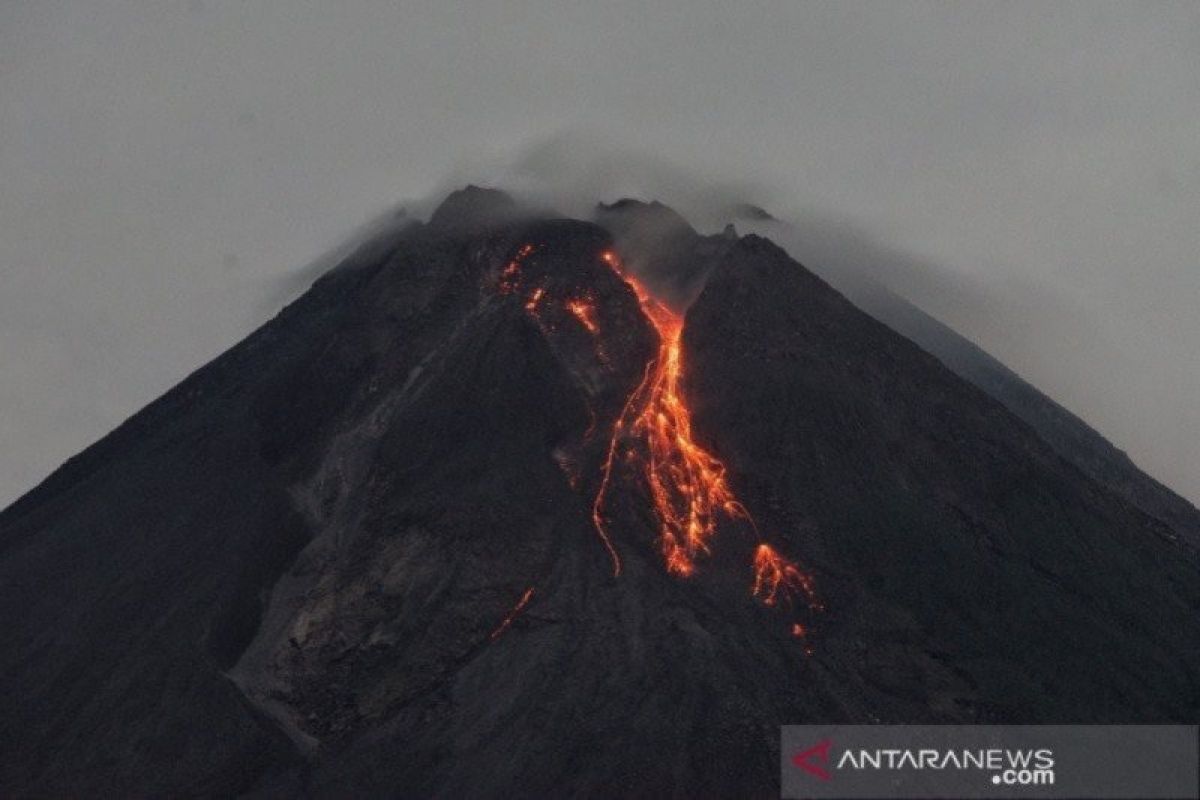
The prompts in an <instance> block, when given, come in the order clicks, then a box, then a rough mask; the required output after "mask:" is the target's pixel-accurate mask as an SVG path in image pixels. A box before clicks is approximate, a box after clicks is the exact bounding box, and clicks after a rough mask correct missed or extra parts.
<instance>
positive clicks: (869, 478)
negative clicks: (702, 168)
mask: <svg viewBox="0 0 1200 800" xmlns="http://www.w3.org/2000/svg"><path fill="white" fill-rule="evenodd" d="M1178 513H1179V514H1183V513H1185V512H1184V511H1179V512H1178ZM1198 522H1200V521H1195V520H1190V519H1186V520H1183V522H1182V523H1180V524H1186V525H1193V524H1197V523H1198ZM1198 610H1200V563H1198V559H1197V555H1196V553H1195V552H1194V551H1193V550H1191V549H1189V547H1188V545H1187V544H1186V542H1182V541H1181V540H1180V537H1179V536H1177V535H1176V534H1175V533H1174V532H1173V530H1172V529H1171V528H1168V527H1167V526H1166V525H1164V524H1163V523H1161V522H1159V521H1158V520H1157V519H1155V518H1154V517H1153V516H1149V515H1147V514H1146V513H1143V512H1142V511H1141V510H1139V508H1137V507H1136V506H1134V505H1132V504H1131V502H1130V500H1129V499H1128V498H1127V497H1125V496H1124V495H1122V494H1121V493H1120V492H1117V491H1114V490H1113V489H1112V488H1110V487H1108V486H1106V485H1103V484H1101V483H1098V482H1096V481H1095V480H1093V479H1092V478H1090V477H1088V476H1087V475H1086V474H1085V473H1084V472H1081V471H1080V470H1079V469H1077V468H1076V467H1074V466H1073V465H1072V464H1070V463H1068V462H1067V461H1064V460H1063V458H1061V457H1060V456H1059V455H1058V454H1057V453H1056V452H1055V451H1054V450H1053V449H1052V448H1051V447H1050V446H1049V445H1048V444H1047V443H1046V442H1044V441H1043V440H1042V439H1041V438H1040V437H1039V435H1038V433H1037V432H1036V431H1035V430H1034V429H1033V428H1032V427H1030V426H1028V425H1026V424H1025V423H1024V422H1022V421H1021V420H1019V419H1018V418H1017V417H1015V416H1014V415H1013V414H1011V413H1010V412H1009V411H1007V410H1006V409H1005V408H1004V407H1003V406H1001V405H1000V404H999V403H997V402H996V401H995V400H993V399H992V398H990V397H989V396H987V395H986V394H984V393H983V392H982V391H980V390H979V389H977V388H975V387H974V386H972V385H971V384H969V383H967V382H966V381H964V380H963V379H961V378H959V377H958V376H956V375H955V374H954V373H953V372H951V371H950V370H949V369H947V368H946V367H945V366H943V364H942V363H941V362H939V361H938V360H937V359H935V358H933V357H932V356H930V355H928V354H927V353H925V352H924V351H922V350H921V349H919V348H918V347H917V346H916V345H914V344H913V343H912V342H910V341H909V340H908V339H905V338H903V337H902V336H900V335H898V334H897V333H895V332H893V331H892V330H891V329H889V328H887V327H885V326H884V325H882V324H880V323H879V322H877V321H876V320H875V319H873V318H872V317H870V316H868V315H867V314H864V313H863V312H862V311H860V310H859V309H858V308H856V307H855V306H854V305H852V304H851V303H850V302H848V301H847V300H846V299H845V298H844V297H843V296H841V295H840V294H839V293H837V292H836V291H834V290H832V289H831V288H830V287H829V286H828V285H827V284H826V283H824V282H823V281H822V280H820V279H819V278H817V277H816V276H815V275H813V274H812V273H811V272H809V271H808V270H807V269H805V268H804V267H803V266H801V265H800V264H798V263H796V262H795V261H793V260H792V259H791V258H790V257H789V256H788V254H787V253H785V252H784V251H783V250H781V249H780V248H778V247H776V246H775V245H774V244H772V243H771V242H770V241H768V240H766V239H763V238H760V237H755V236H744V237H739V236H738V235H737V234H736V232H734V231H732V230H727V231H726V233H725V234H723V235H720V236H702V235H700V234H698V233H696V232H695V231H694V230H692V229H691V227H690V226H688V224H687V223H686V221H684V220H683V219H682V218H680V217H679V216H678V215H676V214H674V212H672V211H670V209H667V208H666V207H664V206H660V205H658V204H646V203H640V202H638V201H631V200H627V201H620V202H618V203H615V204H613V205H611V206H603V207H601V208H599V209H598V210H597V214H596V218H595V219H594V220H572V219H561V218H554V217H550V216H547V215H545V214H535V213H533V212H529V211H526V210H525V209H523V208H522V207H520V206H519V205H518V204H517V203H515V202H514V201H513V200H512V199H510V198H508V197H507V196H506V195H504V194H502V193H500V192H496V191H493V190H486V189H477V188H469V189H466V190H463V191H460V192H456V193H454V194H452V195H451V196H450V197H448V198H447V199H446V200H445V201H444V202H443V203H442V205H441V206H440V207H439V208H438V209H437V211H436V212H435V213H434V214H433V216H432V217H431V219H430V220H429V221H428V222H425V223H416V222H411V223H405V224H400V225H397V226H396V227H395V228H393V229H390V230H386V231H384V232H382V233H380V234H378V235H377V236H375V237H374V238H372V239H371V240H369V241H366V242H364V243H363V244H362V245H361V246H360V247H359V248H358V249H357V250H356V251H355V252H353V253H352V254H351V255H350V256H348V257H347V258H346V259H345V261H344V262H343V263H341V264H340V265H338V266H337V267H336V268H334V269H333V270H331V271H330V272H329V273H327V274H326V275H325V276H324V277H322V278H321V279H320V280H318V281H317V282H316V283H315V284H314V285H313V287H312V288H311V289H310V290H309V291H308V292H307V293H306V294H305V295H304V296H302V297H301V298H300V299H299V300H297V301H296V302H295V303H293V304H291V305H290V306H288V307H287V308H285V309H284V310H283V311H282V312H281V313H280V314H279V315H278V316H277V317H276V318H275V319H273V320H271V321H270V322H269V323H267V324H266V325H264V326H263V327H262V328H261V329H259V330H258V331H256V332H255V333H254V334H252V335H251V336H250V337H248V338H247V339H246V340H245V341H243V342H241V343H240V344H238V345H236V346H235V347H233V348H232V349H231V350H229V351H228V352H227V353H225V354H224V355H222V356H221V357H219V358H218V359H216V360H215V361H213V362H212V363H210V364H208V365H207V366H205V367H203V368H202V369H200V370H198V371H197V372H196V373H195V374H193V375H192V376H191V377H189V378H188V379H187V380H185V381H184V382H183V383H181V384H180V385H179V386H177V387H175V388H174V389H172V390H171V391H170V392H168V393H167V394H166V395H164V396H163V397H162V398H160V399H159V400H157V401H155V402H154V403H152V404H151V405H149V406H148V407H147V408H145V409H144V410H142V411H141V412H140V413H138V414H137V415H135V416H134V417H132V418H131V419H130V420H129V421H127V422H126V423H125V424H123V425H122V426H121V427H120V428H118V429H117V430H115V431H114V432H113V433H111V434H110V435H109V436H107V437H105V438H104V439H103V440H101V441H100V442H97V443H96V444H95V445H93V446H92V447H90V448H88V449H87V450H85V451H84V452H83V453H81V454H79V455H78V456H76V457H75V458H73V459H71V460H70V461H69V462H67V463H66V464H64V465H63V467H62V468H60V469H59V470H58V471H57V472H55V473H54V474H53V475H52V476H50V478H48V479H47V480H46V481H45V482H44V483H43V484H42V485H40V486H39V487H37V488H35V489H34V490H33V491H32V492H30V493H29V494H27V495H26V496H25V497H23V498H21V499H20V500H19V501H18V502H17V503H15V504H14V505H13V506H11V507H10V508H8V509H7V510H5V511H4V512H3V513H2V514H0V624H3V627H4V630H5V632H6V636H5V637H4V639H3V641H0V675H2V676H3V681H2V682H0V708H3V709H4V713H3V714H0V795H3V796H5V797H22V796H74V795H81V794H90V795H102V796H109V795H119V796H130V795H133V796H145V795H199V796H229V795H240V794H245V795H250V796H260V797H295V796H307V797H325V796H339V797H340V796H347V795H365V796H380V795H384V796H395V797H431V796H432V797H464V798H474V797H481V798H490V797H513V796H520V797H544V796H554V797H608V796H621V797H689V798H690V797H725V796H737V797H771V796H775V795H777V793H778V764H779V752H778V747H779V741H778V726H779V725H781V724H785V723H802V722H860V723H870V722H1035V723H1036V722H1085V721H1095V722H1102V721H1103V722H1157V721H1188V720H1194V719H1195V718H1196V717H1197V715H1198V714H1200V689H1198V687H1200V624H1198V623H1197V619H1198V617H1197V611H1198Z"/></svg>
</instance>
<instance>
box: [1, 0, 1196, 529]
mask: <svg viewBox="0 0 1200 800" xmlns="http://www.w3.org/2000/svg"><path fill="white" fill-rule="evenodd" d="M515 8H516V7H503V6H500V5H499V4H496V5H489V6H487V7H483V8H474V7H471V6H469V5H468V4H461V3H443V4H439V5H438V6H437V7H436V8H426V9H420V10H404V9H400V8H397V7H396V6H395V4H388V3H382V2H378V3H376V2H362V1H357V0H356V1H355V2H347V3H344V4H339V5H338V7H337V8H330V7H325V6H322V5H320V4H315V3H296V2H288V3H283V2H267V3H254V4H249V3H241V2H217V1H216V0H212V1H211V2H210V1H209V0H192V2H179V3H168V4H163V5H161V6H152V7H144V6H142V5H139V4H135V3H132V2H124V1H123V0H93V1H92V2H87V3H84V2H82V0H66V1H65V2H62V3H58V4H53V5H51V4H24V3H12V4H7V5H5V6H3V7H0V119H3V120H4V122H3V124H0V176H2V177H3V179H4V185H5V189H6V191H5V192H4V196H3V199H2V200H0V364H2V366H3V368H4V374H5V376H6V379H5V381H4V382H3V383H2V384H0V453H3V458H0V507H3V506H6V505H7V504H8V503H9V502H11V501H12V500H14V499H15V498H16V497H17V496H19V495H20V494H22V493H23V492H25V491H27V490H28V489H30V488H32V487H33V486H34V485H35V484H36V483H37V482H38V481H40V480H41V479H42V478H44V477H45V476H46V475H48V474H49V473H50V472H51V471H52V470H53V469H54V468H55V467H57V466H58V465H59V464H61V463H62V461H63V460H65V459H66V458H67V457H69V456H71V455H73V454H74V453H76V452H78V451H80V450H82V449H83V448H84V447H86V446H87V445H89V444H91V443H92V442H93V441H95V440H96V439H98V438H99V437H101V436H103V435H104V434H105V433H107V432H108V431H109V430H111V429H112V428H114V427H115V426H116V425H118V424H119V423H120V422H121V421H123V420H124V419H125V418H127V417H128V416H130V415H131V414H133V413H134V412H136V411H137V410H138V409H139V408H140V407H142V406H143V405H145V404H146V403H147V402H149V401H151V400H153V399H154V398H155V397H157V396H159V395H160V394H162V393H163V392H164V391H166V390H167V389H169V388H170V387H171V386H172V385H174V384H175V383H177V382H178V381H179V380H181V379H182V378H184V377H185V376H186V375H187V374H189V373H190V372H192V371H193V370H194V369H196V368H197V367H199V366H200V365H201V364H203V363H204V362H206V361H208V360H209V359H211V358H213V357H214V356H216V355H217V354H219V353H220V352H222V351H223V350H225V349H227V348H228V347H230V346H232V345H233V344H235V343H236V342H237V341H238V340H240V339H241V338H242V337H243V336H245V335H246V334H247V333H249V332H250V331H251V330H252V329H253V328H254V327H256V326H257V325H259V324H261V323H262V322H263V321H265V320H266V319H268V318H269V317H270V316H271V315H273V313H274V312H275V311H276V310H277V308H278V305H279V303H280V302H282V301H283V299H285V298H286V297H288V296H290V295H292V294H294V292H295V291H298V290H299V288H300V286H301V285H302V284H301V280H302V279H303V278H305V277H307V273H306V272H305V271H304V267H305V265H307V264H310V263H312V262H313V261H314V260H315V259H317V258H318V257H319V256H320V254H321V253H323V252H326V251H328V250H329V249H331V248H333V247H335V246H337V245H338V244H339V243H340V242H342V241H344V240H345V239H346V237H348V236H349V235H351V233H352V232H353V231H354V230H355V229H356V228H357V227H358V226H360V225H362V224H364V223H366V222H367V221H369V220H370V219H371V218H373V217H375V216H376V215H377V214H379V213H380V212H381V211H383V210H384V209H386V208H389V207H391V206H393V205H395V204H396V203H398V202H401V201H405V200H413V199H415V200H416V203H415V205H414V207H415V208H418V209H420V208H423V207H427V205H428V203H429V202H430V198H433V197H436V196H438V195H440V194H442V193H444V192H445V191H448V190H449V189H451V188H453V187H456V186H460V185H462V184H465V183H467V182H477V183H483V184H498V185H501V186H508V187H511V188H516V189H519V190H530V191H532V190H536V191H539V192H542V193H544V194H545V195H546V196H547V197H549V198H551V199H552V200H553V201H554V202H555V203H556V204H557V205H559V206H560V207H562V208H563V209H564V210H565V211H575V212H576V213H578V208H575V207H573V206H578V207H580V208H583V207H586V206H587V205H589V204H591V203H594V202H597V201H611V200H614V199H617V198H618V197H620V196H622V195H637V196H641V197H643V198H645V199H660V200H662V201H663V202H667V203H668V204H673V205H676V206H678V207H679V209H680V210H681V211H682V212H684V213H685V214H687V215H689V216H690V217H691V218H692V219H693V220H694V221H695V222H696V223H697V224H699V225H701V227H706V226H711V225H714V224H717V223H718V222H719V221H720V213H719V211H720V209H721V208H722V207H723V206H724V205H727V204H728V202H739V201H746V202H753V203H758V204H760V205H763V206H764V207H766V208H768V209H769V210H771V211H772V212H773V213H775V214H777V215H779V216H781V217H783V218H785V219H786V218H804V219H822V220H827V221H828V224H830V225H834V226H845V227H846V228H847V229H853V230H856V231H861V232H862V236H863V237H869V238H870V240H871V241H872V242H873V243H875V244H878V245H879V246H880V247H881V248H884V249H885V250H886V251H888V252H893V253H895V254H897V259H896V261H895V262H894V263H891V264H881V265H878V268H879V270H880V276H881V279H882V280H883V282H884V283H886V284H888V285H890V286H892V287H893V288H895V289H896V290H897V291H899V292H900V293H902V294H904V295H905V296H906V297H908V298H909V299H911V300H913V301H914V302H916V303H917V304H918V305H920V306H921V307H922V308H924V309H925V310H927V311H928V312H930V313H931V314H933V315H934V316H936V317H938V318H939V319H941V320H942V321H944V322H946V323H947V324H949V325H950V326H951V327H953V328H955V329H956V330H958V331H959V332H960V333H962V334H963V335H965V336H967V337H968V338H970V339H971V340H972V341H974V342H976V343H977V344H979V345H980V346H981V347H983V348H984V349H986V350H987V351H988V352H990V353H991V354H993V355H994V356H996V357H997V358H999V359H1000V360H1001V361H1003V362H1004V363H1005V364H1007V365H1008V366H1009V367H1011V368H1012V369H1014V370H1015V371H1016V372H1018V373H1019V374H1020V375H1022V376H1023V377H1024V378H1026V379H1027V380H1029V381H1030V382H1031V383H1033V384H1034V385H1035V386H1037V387H1038V388H1039V389H1041V390H1042V391H1044V392H1045V393H1046V394H1048V395H1049V396H1051V397H1052V398H1054V399H1055V400H1057V401H1059V402H1060V403H1062V404H1063V405H1064V406H1065V407H1067V408H1068V409H1070V410H1071V411H1073V412H1075V413H1077V414H1078V415H1080V416H1081V417H1082V418H1084V419H1085V420H1086V421H1087V422H1089V423H1090V424H1092V425H1093V426H1094V427H1096V428H1097V429H1098V430H1099V431H1100V432H1101V433H1102V434H1104V435H1105V436H1106V437H1107V438H1109V439H1110V440H1111V441H1113V443H1114V444H1116V445H1117V446H1118V447H1120V448H1122V449H1123V450H1126V451H1127V452H1128V453H1129V454H1130V456H1131V457H1132V458H1133V459H1134V461H1135V462H1136V463H1137V464H1138V465H1139V466H1140V467H1142V468H1143V469H1145V470H1146V471H1147V472H1148V473H1149V474H1151V475H1153V476H1154V477H1156V478H1158V479H1159V480H1161V481H1163V482H1164V483H1166V484H1167V485H1168V486H1170V487H1171V488H1173V489H1175V490H1176V491H1177V492H1179V493H1180V494H1182V495H1184V496H1185V497H1188V498H1189V499H1190V500H1191V501H1192V502H1197V501H1200V470H1197V469H1196V465H1197V464H1200V404H1197V403H1195V401H1194V398H1195V397H1197V396H1200V314H1197V313H1196V312H1195V306H1196V302H1197V300H1198V299H1200V226H1197V225H1196V220H1197V219H1200V112H1197V110H1196V109H1197V108H1200V81H1197V80H1196V75H1198V74H1200V8H1198V7H1197V6H1195V5H1187V4H1175V5H1171V4H1158V5H1152V6H1143V5H1138V6H1132V5H1105V4H1090V3H1089V4H1086V5H1084V4H1075V5H1071V4H1054V5H1042V4H1015V3H1009V4H985V5H971V6H943V5H933V4H924V3H920V4H888V5H859V4H841V3H839V4H811V5H803V6H797V5H795V4H785V3H748V4H741V5H739V6H738V7H737V8H736V9H732V8H726V7H724V6H723V5H722V4H718V3H696V2H686V3H685V2H682V1H680V2H668V3H662V4H658V5H657V6H656V7H655V8H654V9H645V8H643V7H642V6H641V4H634V3H618V4H609V5H606V6H605V7H603V8H601V7H598V6H597V5H595V4H569V3H567V4H564V3H542V2H535V3H526V4H523V5H521V6H520V8H521V9H522V11H521V12H520V13H518V12H517V11H515ZM802 260H803V259H802Z"/></svg>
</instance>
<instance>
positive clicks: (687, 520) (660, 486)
mask: <svg viewBox="0 0 1200 800" xmlns="http://www.w3.org/2000/svg"><path fill="white" fill-rule="evenodd" d="M601 257H602V258H603V259H604V261H605V262H606V263H607V264H608V265H609V266H610V267H612V268H613V270H615V271H616V272H617V274H618V275H620V276H621V277H622V278H623V279H624V280H625V281H626V282H627V283H628V284H629V286H630V287H631V288H632V289H633V291H634V294H635V295H636V296H637V300H638V303H639V305H640V306H641V308H642V312H643V313H644V314H645V315H646V317H647V319H649V320H650V322H651V324H652V325H653V326H654V328H655V330H656V331H657V332H658V337H659V351H658V356H657V358H655V360H654V361H652V362H651V363H650V364H649V365H647V367H646V373H645V375H644V377H643V378H642V381H641V383H640V384H638V386H637V388H636V389H635V390H634V391H633V393H632V394H631V395H630V396H629V399H628V400H627V401H626V403H625V408H624V409H623V410H622V412H621V416H620V417H619V418H618V419H617V422H616V425H615V426H614V429H613V434H612V439H611V440H610V442H609V447H608V455H607V457H606V459H605V462H604V472H603V477H602V479H601V484H600V490H599V492H598V493H597V495H596V500H595V503H594V504H593V507H592V520H593V522H594V523H595V525H596V530H597V531H598V532H599V533H600V536H601V538H602V539H603V540H604V542H605V545H606V546H608V548H609V551H610V553H612V555H613V564H614V574H620V560H619V559H618V558H617V556H616V552H615V550H613V548H612V543H611V541H610V540H609V537H608V533H607V530H606V527H605V520H604V513H603V507H604V501H605V496H606V493H607V492H608V490H609V486H610V484H611V480H612V471H613V466H614V463H615V461H616V455H617V452H618V450H619V449H620V448H621V446H622V444H623V443H624V442H625V441H626V440H628V439H633V440H634V441H635V442H638V443H640V445H641V446H640V447H629V448H628V449H627V450H626V454H627V456H628V457H629V458H631V459H632V460H635V461H636V460H637V459H639V458H640V459H641V462H642V463H641V464H640V467H641V473H642V475H643V477H644V479H645V482H646V485H647V487H648V488H649V491H650V496H651V498H652V501H653V504H654V514H655V517H656V518H657V520H658V525H659V531H658V541H659V547H660V549H661V551H662V556H663V560H664V562H665V564H666V568H667V571H668V572H670V573H672V574H674V575H679V576H682V577H686V576H688V575H691V574H692V573H694V572H695V570H696V561H697V559H698V558H700V557H701V556H703V555H706V554H708V552H709V547H710V540H711V539H712V537H713V536H714V535H715V534H716V530H717V521H718V518H719V517H721V516H722V515H723V516H725V517H729V518H736V519H741V520H744V521H745V522H746V523H748V524H749V526H750V527H751V529H753V530H754V531H755V533H756V534H757V528H756V526H755V525H754V520H753V519H752V518H751V517H750V514H749V512H748V511H747V510H746V508H745V506H743V505H742V503H741V501H739V500H738V499H737V496H736V495H735V494H734V493H733V490H732V489H731V488H730V486H729V482H728V481H727V480H726V477H725V466H724V465H723V464H722V463H721V461H720V460H719V459H717V458H716V456H714V455H712V454H711V453H709V452H708V451H707V450H705V449H704V448H703V447H701V446H700V445H699V444H697V443H696V440H695V438H694V437H693V435H692V418H691V412H690V410H689V409H688V406H687V403H686V401H685V398H684V397H683V395H682V393H681V391H680V386H679V384H680V378H681V375H682V373H683V347H682V337H683V317H682V316H681V315H679V314H677V313H675V312H674V311H672V310H671V309H670V308H668V307H667V306H666V305H664V304H663V303H661V302H659V301H658V300H656V299H655V298H654V297H652V296H651V295H650V293H649V292H648V291H646V289H645V288H644V287H643V286H642V285H641V284H640V283H639V282H638V281H637V279H636V278H634V277H632V276H631V275H628V274H626V273H625V271H624V270H622V268H621V264H620V261H619V260H618V259H617V257H616V255H615V254H613V253H611V252H605V253H603V254H602V256H601ZM639 451H641V452H640V453H639ZM797 591H799V592H801V593H803V595H804V596H805V599H806V600H807V601H808V604H809V606H810V607H811V608H813V609H814V610H816V609H819V608H820V603H819V601H818V600H817V598H816V593H815V590H814V587H813V581H812V578H811V577H810V576H809V575H808V574H806V573H805V572H803V571H802V570H801V569H800V567H798V566H797V565H796V564H794V563H793V562H791V561H788V560H787V559H785V558H784V557H783V556H781V555H779V553H777V552H776V551H775V550H774V549H773V548H771V547H770V545H767V544H766V543H762V544H760V545H759V546H758V549H757V550H756V552H755V559H754V584H753V589H752V591H751V594H752V595H753V596H754V597H755V598H757V599H759V600H760V601H762V602H763V603H764V604H765V605H768V606H774V605H775V604H776V602H777V601H778V599H779V598H780V597H781V596H786V597H788V598H789V599H790V597H791V595H792V594H793V593H794V592H797ZM797 630H799V631H800V633H797V635H803V631H804V628H803V626H800V627H799V628H798V629H797V628H793V633H796V631H797Z"/></svg>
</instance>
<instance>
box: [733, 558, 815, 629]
mask: <svg viewBox="0 0 1200 800" xmlns="http://www.w3.org/2000/svg"><path fill="white" fill-rule="evenodd" d="M795 592H800V593H802V594H803V595H804V597H805V599H806V600H807V601H808V604H809V606H810V607H811V608H813V609H814V610H819V609H820V608H821V602H820V600H818V599H817V592H816V588H815V587H814V586H813V581H812V577H811V576H809V575H808V574H806V573H804V572H803V571H801V569H800V568H799V567H797V566H796V565H795V564H793V563H792V562H791V561H788V560H787V559H786V558H784V557H783V556H781V555H779V553H777V552H775V548H773V547H771V545H769V544H767V543H766V542H763V543H762V544H760V545H759V546H758V549H757V550H755V551H754V588H753V589H751V591H750V593H751V594H752V595H754V596H755V597H756V598H758V599H759V600H761V601H762V603H763V605H766V606H773V605H775V604H776V603H777V602H778V601H779V598H780V595H781V594H782V595H784V596H790V595H791V594H793V593H795ZM804 632H805V628H804V626H803V625H801V624H799V623H796V624H795V625H793V626H792V633H793V634H795V635H796V636H803V635H804Z"/></svg>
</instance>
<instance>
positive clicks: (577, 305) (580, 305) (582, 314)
mask: <svg viewBox="0 0 1200 800" xmlns="http://www.w3.org/2000/svg"><path fill="white" fill-rule="evenodd" d="M567 311H570V312H571V315H572V316H573V317H575V319H577V320H579V324H580V325H582V326H583V327H585V328H587V331H588V333H590V334H592V335H593V336H596V335H598V334H599V333H600V326H599V325H598V324H597V323H596V307H595V306H594V305H593V304H592V301H591V299H590V298H584V299H577V300H568V301H567Z"/></svg>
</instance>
